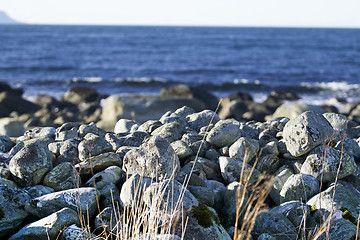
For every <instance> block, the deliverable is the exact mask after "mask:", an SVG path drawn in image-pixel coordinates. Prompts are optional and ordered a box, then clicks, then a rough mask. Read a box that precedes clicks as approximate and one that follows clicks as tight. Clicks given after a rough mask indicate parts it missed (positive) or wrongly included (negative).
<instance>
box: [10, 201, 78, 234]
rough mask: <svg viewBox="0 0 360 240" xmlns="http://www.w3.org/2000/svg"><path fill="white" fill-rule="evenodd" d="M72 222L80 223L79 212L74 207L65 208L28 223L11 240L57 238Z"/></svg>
mask: <svg viewBox="0 0 360 240" xmlns="http://www.w3.org/2000/svg"><path fill="white" fill-rule="evenodd" d="M72 224H77V225H80V221H79V216H78V213H77V212H76V211H74V210H72V209H69V208H63V209H61V210H59V211H57V212H55V213H53V214H51V215H49V216H47V217H45V218H42V219H40V220H38V221H36V222H33V223H30V224H29V225H26V226H25V227H23V228H22V229H21V230H20V231H19V232H17V233H16V234H14V235H13V236H11V237H10V238H9V240H33V239H57V238H58V237H59V234H60V233H61V231H62V230H63V229H64V228H65V227H67V226H70V225H72Z"/></svg>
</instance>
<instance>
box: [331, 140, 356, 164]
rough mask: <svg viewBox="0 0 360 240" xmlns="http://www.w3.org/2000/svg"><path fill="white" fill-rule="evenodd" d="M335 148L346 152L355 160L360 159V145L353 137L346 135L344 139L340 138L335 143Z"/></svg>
mask: <svg viewBox="0 0 360 240" xmlns="http://www.w3.org/2000/svg"><path fill="white" fill-rule="evenodd" d="M335 149H337V150H339V151H342V152H346V153H347V154H349V155H350V156H352V157H353V158H354V159H355V160H359V159H360V146H359V144H358V143H357V142H356V141H355V140H353V139H351V138H348V137H346V138H344V139H342V140H339V141H338V142H337V143H336V145H335Z"/></svg>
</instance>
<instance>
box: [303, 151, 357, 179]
mask: <svg viewBox="0 0 360 240" xmlns="http://www.w3.org/2000/svg"><path fill="white" fill-rule="evenodd" d="M340 164H341V166H340V168H339V165H340ZM356 168H357V166H356V163H355V161H354V158H353V157H351V156H350V155H348V154H346V153H342V152H341V151H339V150H336V149H335V148H331V147H329V146H324V145H322V146H319V147H317V148H315V149H314V150H313V151H311V152H310V154H309V155H308V157H307V158H306V160H305V162H304V164H303V165H302V167H301V171H300V172H301V173H304V174H308V175H311V176H313V177H315V178H316V179H317V180H318V181H323V182H329V181H333V180H335V178H336V176H337V175H338V178H339V179H342V178H345V177H347V176H350V175H352V174H354V173H355V172H356ZM338 169H339V173H338Z"/></svg>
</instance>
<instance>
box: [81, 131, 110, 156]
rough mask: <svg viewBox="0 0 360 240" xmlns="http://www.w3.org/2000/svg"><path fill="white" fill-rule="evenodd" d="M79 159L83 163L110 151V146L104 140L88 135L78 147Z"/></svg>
mask: <svg viewBox="0 0 360 240" xmlns="http://www.w3.org/2000/svg"><path fill="white" fill-rule="evenodd" d="M78 151H79V159H80V160H81V161H84V160H86V159H88V158H89V157H91V156H96V155H99V154H101V153H105V152H110V151H112V146H111V144H110V143H109V142H107V141H106V140H105V139H104V138H102V137H99V136H98V135H95V134H93V133H88V134H86V136H85V137H84V140H83V141H81V142H80V143H79V146H78Z"/></svg>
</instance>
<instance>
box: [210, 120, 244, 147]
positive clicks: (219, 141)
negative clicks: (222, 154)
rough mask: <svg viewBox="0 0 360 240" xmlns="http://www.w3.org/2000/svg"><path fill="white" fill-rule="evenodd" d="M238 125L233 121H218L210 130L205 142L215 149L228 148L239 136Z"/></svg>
mask: <svg viewBox="0 0 360 240" xmlns="http://www.w3.org/2000/svg"><path fill="white" fill-rule="evenodd" d="M239 126H240V124H239V123H237V121H233V120H220V121H219V122H217V123H216V124H215V126H214V127H213V128H212V129H211V131H210V132H209V134H208V135H207V137H206V141H208V142H209V143H210V144H212V145H215V146H217V147H225V146H230V145H231V144H233V143H234V142H235V141H236V140H238V139H239V138H240V136H241V130H240V128H239Z"/></svg>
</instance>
